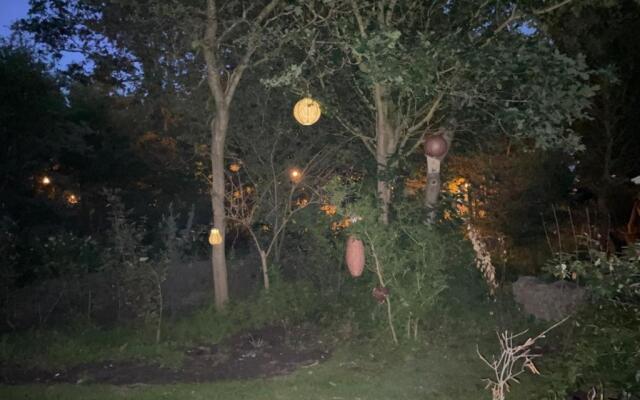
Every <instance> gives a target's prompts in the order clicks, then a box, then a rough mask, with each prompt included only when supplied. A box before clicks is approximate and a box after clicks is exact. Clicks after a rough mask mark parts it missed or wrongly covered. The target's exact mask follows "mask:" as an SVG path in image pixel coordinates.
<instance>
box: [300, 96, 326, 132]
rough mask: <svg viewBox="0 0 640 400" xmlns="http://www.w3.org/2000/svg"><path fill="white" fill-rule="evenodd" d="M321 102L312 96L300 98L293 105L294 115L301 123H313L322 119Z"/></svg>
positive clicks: (306, 124)
mask: <svg viewBox="0 0 640 400" xmlns="http://www.w3.org/2000/svg"><path fill="white" fill-rule="evenodd" d="M321 114H322V111H321V110H320V103H318V102H317V101H315V100H314V99H312V98H310V97H305V98H303V99H301V100H299V101H298V102H297V103H296V105H295V106H294V107H293V117H294V118H295V119H296V121H298V122H299V123H300V124H301V125H305V126H308V125H313V124H315V123H316V122H318V120H319V119H320V115H321Z"/></svg>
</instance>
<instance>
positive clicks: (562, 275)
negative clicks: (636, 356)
mask: <svg viewBox="0 0 640 400" xmlns="http://www.w3.org/2000/svg"><path fill="white" fill-rule="evenodd" d="M586 240H587V241H589V239H586ZM587 244H588V245H589V246H588V247H587V250H586V251H585V252H584V253H580V252H577V253H558V254H556V256H555V257H554V258H552V259H551V260H549V263H548V264H547V266H546V271H547V272H549V273H551V274H552V275H553V276H555V277H556V278H557V279H569V280H574V281H576V282H578V283H580V284H582V285H584V286H586V287H587V288H588V289H589V291H590V293H591V294H592V295H593V296H594V298H595V299H596V300H598V301H610V302H613V303H615V304H618V305H620V306H626V307H629V308H628V311H629V312H633V313H635V314H637V315H638V317H640V272H639V271H640V247H639V245H638V244H636V245H634V246H632V247H630V248H628V249H626V250H625V253H624V254H622V255H618V254H607V253H606V252H603V251H600V250H598V249H597V244H596V243H593V242H587Z"/></svg>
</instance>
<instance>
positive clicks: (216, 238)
mask: <svg viewBox="0 0 640 400" xmlns="http://www.w3.org/2000/svg"><path fill="white" fill-rule="evenodd" d="M221 243H222V235H221V234H220V230H219V229H216V228H213V229H211V232H209V244H210V245H212V246H215V245H218V244H221Z"/></svg>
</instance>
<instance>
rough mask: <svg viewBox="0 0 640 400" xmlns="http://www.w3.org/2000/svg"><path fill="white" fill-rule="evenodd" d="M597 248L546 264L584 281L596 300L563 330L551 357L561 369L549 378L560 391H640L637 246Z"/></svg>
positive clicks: (562, 274)
mask: <svg viewBox="0 0 640 400" xmlns="http://www.w3.org/2000/svg"><path fill="white" fill-rule="evenodd" d="M596 248H597V247H596V246H593V244H592V245H591V246H589V247H588V249H587V251H585V252H583V253H578V254H562V253H561V254H557V255H556V256H555V257H554V258H553V259H552V260H550V261H549V264H548V265H547V271H548V272H549V273H551V274H553V275H554V276H555V277H556V278H558V279H570V280H575V281H576V282H579V283H580V284H582V285H584V286H585V287H586V288H587V289H588V290H589V292H590V294H591V295H592V300H593V302H592V303H591V304H589V305H587V306H586V307H585V308H584V310H583V311H582V312H580V313H579V314H578V315H577V316H576V320H575V323H573V324H571V328H570V329H568V330H567V331H566V332H565V333H564V337H565V338H566V339H565V343H564V344H563V347H562V353H561V355H558V356H557V357H556V358H555V360H553V361H551V362H552V365H556V366H557V367H556V371H557V373H556V374H555V375H554V376H553V377H551V378H550V380H551V381H552V382H553V385H552V387H553V388H554V390H555V391H556V392H557V393H562V392H563V391H566V390H575V389H577V388H581V389H583V390H588V389H589V388H591V387H595V388H596V389H597V390H598V391H599V392H601V391H604V393H609V394H610V395H614V394H616V395H620V394H621V393H626V395H627V396H628V395H630V394H632V393H638V391H639V390H640V384H639V382H638V373H640V363H638V360H637V354H638V353H639V352H640V346H639V345H638V340H637V335H638V330H639V329H640V290H639V288H640V275H639V273H638V271H639V270H640V257H639V256H638V254H639V253H638V247H637V245H636V246H634V247H632V248H629V249H627V251H626V253H625V254H621V255H616V254H607V253H605V252H602V251H599V250H596ZM559 366H562V367H563V368H562V369H560V368H559ZM622 398H627V397H624V396H623V397H622Z"/></svg>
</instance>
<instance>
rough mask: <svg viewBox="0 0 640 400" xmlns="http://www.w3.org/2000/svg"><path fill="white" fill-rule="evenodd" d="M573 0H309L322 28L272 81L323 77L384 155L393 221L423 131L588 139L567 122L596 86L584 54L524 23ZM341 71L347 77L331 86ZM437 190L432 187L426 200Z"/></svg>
mask: <svg viewBox="0 0 640 400" xmlns="http://www.w3.org/2000/svg"><path fill="white" fill-rule="evenodd" d="M570 2H571V0H565V1H558V2H557V3H554V4H551V5H549V4H548V3H547V2H541V1H526V2H525V1H511V2H499V3H493V2H483V3H480V4H478V3H477V2H469V1H453V2H452V1H434V2H430V3H425V2H422V1H395V0H388V1H358V2H356V1H350V0H336V1H329V2H326V1H322V2H309V3H308V4H306V5H305V9H304V12H301V17H300V20H301V22H299V23H300V24H301V25H302V26H308V25H309V23H308V22H307V20H308V19H313V20H315V21H320V22H318V25H317V26H318V28H317V29H304V30H302V31H303V32H304V33H305V35H303V36H301V39H300V41H299V43H298V44H299V47H300V48H301V49H305V50H306V51H303V52H301V53H302V54H303V56H302V57H301V59H300V60H299V61H298V62H297V63H296V64H295V65H293V66H291V67H290V68H289V69H288V70H287V71H286V74H285V75H283V76H282V77H281V78H280V79H274V80H273V82H276V83H281V82H286V83H293V84H300V82H301V81H303V79H302V78H301V76H302V75H303V71H304V74H305V75H309V76H315V77H318V78H317V79H318V81H319V86H321V87H323V88H324V89H325V90H326V91H327V92H329V93H328V94H327V96H326V102H327V103H329V108H330V110H331V111H332V112H333V115H334V116H335V117H336V118H337V119H338V120H339V121H341V122H342V123H343V125H344V127H345V129H347V130H348V131H349V132H351V133H352V134H353V135H354V136H356V137H358V138H360V139H361V140H362V142H363V144H364V145H365V146H366V147H367V149H369V151H370V153H371V154H372V155H373V157H375V160H376V163H377V166H378V167H377V169H378V171H377V175H378V182H377V192H378V200H379V204H380V207H381V212H380V220H381V221H382V222H383V223H387V222H388V221H389V216H390V205H391V203H392V197H393V186H394V185H393V177H394V176H395V175H396V174H395V173H394V169H395V168H397V167H398V166H399V164H398V163H399V160H401V159H403V158H405V157H407V156H408V155H410V154H412V153H414V152H415V150H416V149H417V148H418V147H419V146H420V145H421V143H422V140H423V138H424V137H425V136H429V135H433V134H444V135H445V137H447V138H448V141H449V142H450V143H451V142H452V141H453V137H454V135H455V137H456V141H459V142H460V143H464V142H468V141H473V140H476V139H474V138H477V140H492V139H493V138H495V137H499V136H500V135H507V136H510V137H512V138H515V139H518V140H522V141H525V142H528V143H530V144H533V145H535V146H538V147H541V148H550V147H563V148H565V149H566V151H568V152H575V151H577V150H578V149H580V145H579V141H578V139H577V137H576V136H575V135H573V134H572V132H571V131H569V130H567V125H568V124H570V123H571V122H573V121H574V120H575V119H577V118H579V117H581V116H583V115H584V109H585V107H586V105H587V104H588V98H589V97H590V96H591V95H592V94H593V89H592V88H591V87H590V86H589V85H587V82H586V81H587V78H588V74H587V73H586V68H585V65H584V62H583V61H582V60H580V59H577V60H573V59H570V58H569V57H567V56H565V55H563V54H561V53H559V52H558V51H557V49H556V48H554V47H553V45H552V44H551V43H549V42H548V41H544V40H540V39H539V38H537V37H534V36H531V35H528V34H526V33H523V30H524V31H525V32H526V28H527V23H529V22H531V20H532V19H533V18H535V17H537V16H541V15H544V14H547V13H551V12H554V11H556V10H557V9H559V8H561V7H565V6H568V4H569V3H570ZM318 15H322V16H323V17H322V18H318ZM338 76H342V78H343V79H334V80H335V81H336V82H337V83H338V84H339V85H341V87H333V88H332V89H326V88H327V87H328V86H331V84H332V81H331V79H330V77H331V78H334V77H338ZM345 84H348V86H346V87H345ZM349 93H351V94H349ZM340 100H344V101H340ZM347 101H348V102H351V103H352V104H348V105H345V103H346V102H347ZM354 102H355V105H354V104H353V103H354ZM343 110H346V112H342V111H343ZM480 138H482V139H480ZM452 145H453V146H455V143H452ZM434 182H435V184H436V185H437V184H438V182H439V180H434ZM427 190H428V191H429V190H430V188H429V186H427ZM436 200H437V198H435V199H434V197H433V196H430V197H429V199H428V201H427V206H428V207H433V206H434V205H435V204H434V202H435V201H436Z"/></svg>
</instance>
